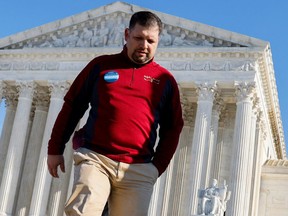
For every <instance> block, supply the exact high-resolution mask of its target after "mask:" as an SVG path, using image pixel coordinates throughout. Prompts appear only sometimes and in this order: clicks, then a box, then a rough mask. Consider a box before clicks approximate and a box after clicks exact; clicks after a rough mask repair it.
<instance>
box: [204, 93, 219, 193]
mask: <svg viewBox="0 0 288 216" xmlns="http://www.w3.org/2000/svg"><path fill="white" fill-rule="evenodd" d="M222 108H223V100H222V99H221V98H219V97H218V98H217V99H216V100H215V101H214V105H213V110H212V119H211V130H210V135H209V140H208V143H209V147H208V148H207V150H208V152H207V153H208V155H206V156H205V155H204V158H205V157H207V158H208V166H207V173H206V179H205V188H206V187H208V186H209V184H210V182H211V179H213V176H214V168H215V166H214V165H215V163H216V158H217V156H216V150H217V136H218V125H219V119H220V113H221V110H222ZM217 180H219V179H217Z"/></svg>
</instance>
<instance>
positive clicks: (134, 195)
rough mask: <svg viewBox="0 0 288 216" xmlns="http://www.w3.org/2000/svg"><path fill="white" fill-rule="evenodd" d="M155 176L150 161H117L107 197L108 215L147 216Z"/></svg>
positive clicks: (155, 173)
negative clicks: (137, 162) (127, 162)
mask: <svg viewBox="0 0 288 216" xmlns="http://www.w3.org/2000/svg"><path fill="white" fill-rule="evenodd" d="M157 178H158V170H157V168H156V167H155V166H154V165H153V164H152V163H141V164H125V163H119V168H118V176H117V177H116V179H115V180H114V181H113V183H112V189H111V190H112V191H111V195H110V197H109V212H110V214H109V216H127V215H129V216H147V215H148V209H149V204H150V200H151V196H152V192H153V186H154V184H155V182H156V180H157Z"/></svg>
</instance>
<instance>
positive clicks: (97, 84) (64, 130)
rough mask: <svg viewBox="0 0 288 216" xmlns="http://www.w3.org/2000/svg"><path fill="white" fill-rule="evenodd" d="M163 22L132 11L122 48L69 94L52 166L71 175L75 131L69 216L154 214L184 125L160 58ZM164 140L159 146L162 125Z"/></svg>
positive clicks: (51, 149)
mask: <svg viewBox="0 0 288 216" xmlns="http://www.w3.org/2000/svg"><path fill="white" fill-rule="evenodd" d="M161 30H162V23H161V20H160V19H159V17H158V16H156V15H155V14H153V13H151V12H148V11H140V12H137V13H135V14H133V15H132V17H131V20H130V23H129V28H127V29H125V41H126V44H125V45H124V48H123V50H122V52H121V53H118V54H114V55H104V56H99V57H96V58H95V59H93V60H92V61H91V62H90V63H88V65H87V66H86V67H85V68H84V69H83V70H82V71H81V73H80V74H79V75H78V76H77V77H76V79H75V81H74V82H73V84H72V85H71V87H70V89H69V91H68V92H67V94H66V96H65V97H64V104H63V107H62V110H61V111H60V113H59V115H58V117H57V119H56V122H55V125H54V128H53V131H52V134H51V139H50V141H49V145H48V161H47V163H48V169H49V172H50V174H51V175H52V176H53V177H56V178H58V172H57V167H58V166H60V168H61V170H62V171H63V172H65V166H64V158H63V152H64V148H65V143H66V142H68V140H69V138H70V136H71V134H72V133H73V131H74V129H75V127H76V125H77V123H78V121H79V120H80V119H81V117H82V116H83V115H84V113H85V111H86V110H87V108H88V106H89V104H90V107H91V108H90V112H89V117H88V119H87V122H86V124H85V126H84V127H83V128H82V129H81V130H80V131H78V132H77V133H76V135H75V136H74V141H76V144H75V143H74V144H75V145H74V146H75V148H76V150H75V153H74V162H75V170H74V171H75V176H74V187H73V192H72V195H71V197H70V198H69V200H68V201H67V203H66V207H65V213H66V214H67V215H68V216H72V215H73V216H74V215H85V216H100V215H101V213H102V211H103V208H104V206H105V203H106V202H107V201H108V206H109V215H110V216H127V215H129V216H146V215H147V212H148V207H149V202H150V199H151V195H152V192H153V185H154V183H155V181H156V180H157V178H158V177H159V176H160V175H161V174H162V173H163V172H164V171H165V169H166V168H167V166H168V164H169V162H170V160H171V158H172V157H173V154H174V152H175V150H176V147H177V144H178V140H179V135H180V132H181V130H182V127H183V119H182V111H181V104H180V99H179V91H178V87H177V83H176V81H175V79H174V78H173V76H172V75H171V73H170V72H168V71H167V70H166V69H164V68H163V67H161V66H160V65H158V64H157V63H156V62H154V55H155V52H156V49H157V45H158V42H159V35H160V33H161ZM158 126H160V127H159V142H158V143H157V147H156V148H154V147H155V143H156V138H157V128H158Z"/></svg>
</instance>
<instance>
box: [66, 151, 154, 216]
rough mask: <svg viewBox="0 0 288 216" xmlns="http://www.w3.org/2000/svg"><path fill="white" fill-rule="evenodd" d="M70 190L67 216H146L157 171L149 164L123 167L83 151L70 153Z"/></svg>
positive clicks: (103, 157)
mask: <svg viewBox="0 0 288 216" xmlns="http://www.w3.org/2000/svg"><path fill="white" fill-rule="evenodd" d="M74 162H75V170H74V172H75V173H74V186H73V192H72V194H71V197H70V198H69V200H68V201H67V203H66V206H65V213H66V215H67V216H78V215H81V216H101V214H102V211H103V209H104V206H105V204H106V202H107V200H108V204H109V205H108V206H109V216H147V214H148V208H149V203H150V199H151V195H152V192H153V186H154V183H155V181H156V180H157V178H158V170H157V168H156V167H155V166H154V165H153V164H152V163H138V164H127V163H122V162H117V161H114V160H111V159H109V158H107V157H105V156H103V155H101V154H98V153H96V152H93V151H91V150H88V149H85V148H79V149H77V151H75V153H74Z"/></svg>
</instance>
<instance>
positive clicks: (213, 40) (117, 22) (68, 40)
mask: <svg viewBox="0 0 288 216" xmlns="http://www.w3.org/2000/svg"><path fill="white" fill-rule="evenodd" d="M139 10H147V9H146V8H141V7H138V6H136V5H131V4H127V3H123V2H115V3H113V4H110V5H106V6H103V7H100V8H96V9H93V10H89V11H85V12H83V13H80V14H77V15H74V16H71V17H67V18H65V19H62V20H58V21H55V22H52V23H48V24H45V25H42V26H39V27H36V28H33V29H29V30H27V31H24V32H20V33H17V34H15V35H11V36H9V37H5V38H3V39H0V49H22V48H63V47H82V48H83V47H87V48H88V47H122V46H123V45H124V33H123V32H124V29H125V28H126V27H127V26H128V23H129V19H130V16H131V14H132V13H134V12H136V11H139ZM154 12H155V13H157V14H158V15H159V17H160V18H161V19H162V21H163V24H164V26H163V32H162V35H161V40H160V43H159V47H259V46H266V45H267V42H265V41H262V40H259V39H255V38H251V37H248V36H245V35H241V34H237V33H233V32H229V31H226V30H223V29H219V28H215V27H212V26H208V25H205V24H201V23H197V22H193V21H190V20H186V19H183V18H180V17H175V16H171V15H168V14H164V13H161V12H157V11H154Z"/></svg>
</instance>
